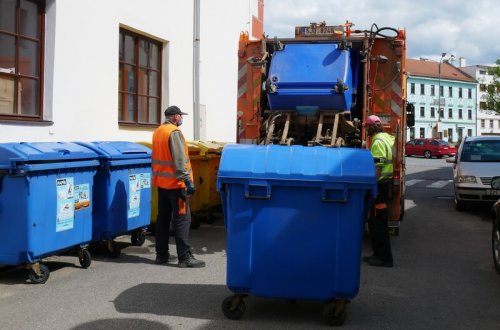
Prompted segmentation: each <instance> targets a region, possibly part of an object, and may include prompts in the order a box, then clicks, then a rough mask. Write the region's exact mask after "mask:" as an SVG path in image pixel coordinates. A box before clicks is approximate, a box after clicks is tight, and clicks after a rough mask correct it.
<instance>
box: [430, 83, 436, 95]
mask: <svg viewBox="0 0 500 330" xmlns="http://www.w3.org/2000/svg"><path fill="white" fill-rule="evenodd" d="M434 95H436V86H434V85H431V96H434Z"/></svg>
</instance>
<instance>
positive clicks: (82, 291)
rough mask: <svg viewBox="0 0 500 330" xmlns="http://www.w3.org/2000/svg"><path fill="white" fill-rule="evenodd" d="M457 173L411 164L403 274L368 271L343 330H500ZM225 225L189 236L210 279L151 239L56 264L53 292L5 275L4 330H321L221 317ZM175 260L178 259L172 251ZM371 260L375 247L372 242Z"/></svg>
mask: <svg viewBox="0 0 500 330" xmlns="http://www.w3.org/2000/svg"><path fill="white" fill-rule="evenodd" d="M451 178H452V171H451V164H448V163H446V162H445V160H444V159H430V160H429V159H424V158H407V190H406V207H405V208H406V215H405V219H404V221H403V222H402V224H401V229H400V234H399V236H398V237H392V248H393V254H394V260H395V267H394V268H374V267H370V266H367V265H365V264H363V265H362V268H361V280H360V290H359V294H358V295H357V296H356V297H355V298H354V299H353V300H352V301H351V303H350V304H349V305H348V306H347V320H346V322H345V324H344V326H343V328H345V329H500V276H499V275H497V274H496V273H495V271H494V269H493V261H492V257H491V247H490V244H491V242H490V239H491V226H492V224H491V218H490V214H489V209H488V208H487V207H486V208H484V207H483V208H481V207H475V208H471V209H469V210H467V211H466V212H457V211H455V210H454V208H453V202H452V195H453V184H452V182H451ZM225 238H226V236H225V229H224V226H223V223H222V219H217V220H216V222H215V223H214V224H213V225H206V224H203V225H202V226H201V227H200V228H199V229H198V230H192V232H191V240H192V244H193V246H194V247H195V253H196V255H197V256H198V257H199V258H200V259H203V260H205V261H206V262H207V267H206V268H202V269H180V268H177V267H175V264H173V265H169V266H158V265H155V264H153V260H154V257H155V255H154V238H153V237H151V236H148V237H147V240H146V243H145V244H144V245H143V246H142V247H133V246H130V244H129V237H128V236H125V237H121V238H119V239H118V242H119V243H120V245H121V246H122V248H123V250H122V255H121V256H120V257H119V258H118V259H109V258H108V257H107V254H106V251H105V250H104V249H102V248H99V247H94V248H92V249H91V252H92V265H91V266H90V267H89V268H88V269H82V268H80V267H79V262H78V258H77V257H76V256H75V255H72V254H67V255H62V256H53V257H50V258H47V259H46V260H45V261H44V263H45V264H46V265H47V266H48V267H49V269H50V271H51V273H50V278H49V280H48V281H47V283H45V284H30V283H28V282H27V276H26V271H25V270H22V269H15V268H2V269H0V328H1V329H16V330H17V329H316V328H317V329H319V328H325V327H326V326H325V325H324V323H323V320H322V316H321V310H322V306H323V305H322V303H321V302H315V301H296V302H290V301H282V300H278V299H264V298H256V297H252V296H250V297H248V298H247V299H246V300H245V301H246V312H245V314H244V316H243V318H242V319H241V320H238V321H231V320H228V319H226V318H225V317H224V315H223V314H222V312H221V303H222V301H223V299H224V298H225V297H227V296H229V295H230V294H231V292H230V291H229V290H228V289H227V287H226V285H225V276H226V254H225ZM171 243H172V244H171V251H175V249H174V245H173V241H172V242H171ZM363 245H364V246H363V249H364V253H365V254H368V253H369V252H370V249H369V237H366V238H365V240H364V242H363Z"/></svg>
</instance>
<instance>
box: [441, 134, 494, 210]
mask: <svg viewBox="0 0 500 330" xmlns="http://www.w3.org/2000/svg"><path fill="white" fill-rule="evenodd" d="M446 161H447V162H448V163H454V165H453V183H454V185H455V209H457V210H458V211H463V210H464V209H465V207H466V205H467V204H468V203H488V202H489V203H493V202H495V201H496V200H498V198H500V190H494V189H491V178H492V177H494V176H498V174H499V172H500V136H491V135H486V136H484V135H483V136H473V137H466V138H465V139H464V140H463V141H462V143H461V144H460V147H459V149H458V152H457V155H456V156H455V158H449V159H447V160H446Z"/></svg>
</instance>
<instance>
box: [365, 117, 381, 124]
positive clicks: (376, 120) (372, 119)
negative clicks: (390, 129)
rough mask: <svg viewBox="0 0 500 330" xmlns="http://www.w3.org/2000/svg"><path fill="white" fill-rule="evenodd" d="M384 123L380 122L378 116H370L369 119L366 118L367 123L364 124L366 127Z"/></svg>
mask: <svg viewBox="0 0 500 330" xmlns="http://www.w3.org/2000/svg"><path fill="white" fill-rule="evenodd" d="M381 123H382V121H381V120H380V118H379V117H378V116H375V115H370V116H368V118H366V120H365V122H364V125H365V126H366V125H376V124H381Z"/></svg>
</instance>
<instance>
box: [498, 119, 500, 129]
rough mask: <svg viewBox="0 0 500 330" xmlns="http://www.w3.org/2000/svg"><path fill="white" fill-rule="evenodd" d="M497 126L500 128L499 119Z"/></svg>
mask: <svg viewBox="0 0 500 330" xmlns="http://www.w3.org/2000/svg"><path fill="white" fill-rule="evenodd" d="M498 128H500V120H499V121H498Z"/></svg>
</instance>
